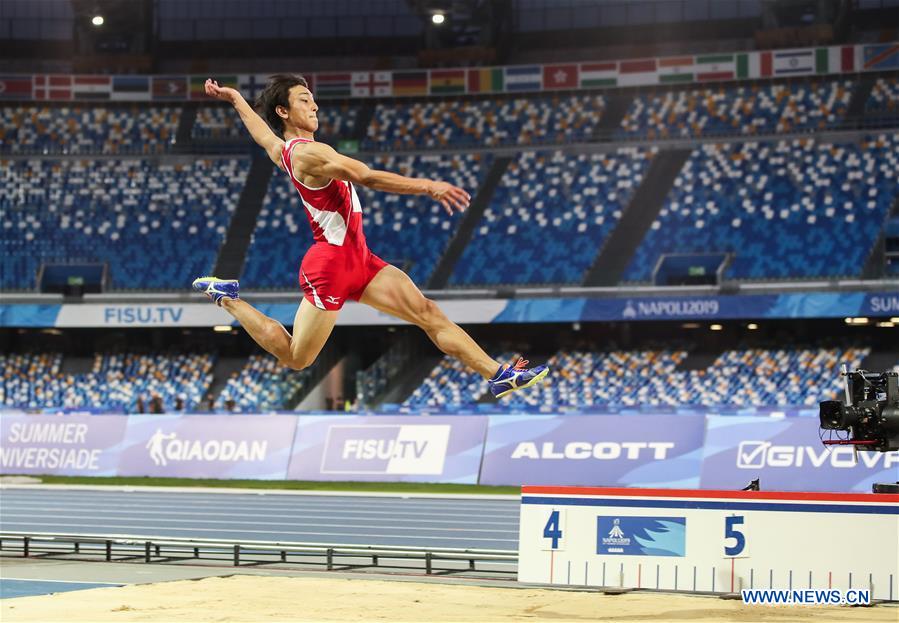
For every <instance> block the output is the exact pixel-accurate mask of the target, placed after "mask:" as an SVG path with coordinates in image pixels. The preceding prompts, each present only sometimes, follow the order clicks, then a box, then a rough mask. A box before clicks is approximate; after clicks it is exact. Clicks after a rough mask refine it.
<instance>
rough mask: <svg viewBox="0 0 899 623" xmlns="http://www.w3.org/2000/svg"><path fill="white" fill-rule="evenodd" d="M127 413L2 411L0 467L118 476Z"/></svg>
mask: <svg viewBox="0 0 899 623" xmlns="http://www.w3.org/2000/svg"><path fill="white" fill-rule="evenodd" d="M128 421H129V418H128V416H124V415H121V416H116V415H103V416H97V415H65V416H58V415H15V414H8V413H2V414H0V473H2V474H46V475H55V476H116V475H118V468H119V455H120V453H121V451H122V444H123V442H124V438H125V429H126V426H127V425H128Z"/></svg>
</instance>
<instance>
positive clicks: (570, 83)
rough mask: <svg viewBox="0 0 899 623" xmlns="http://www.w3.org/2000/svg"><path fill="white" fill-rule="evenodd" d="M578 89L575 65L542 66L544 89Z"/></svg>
mask: <svg viewBox="0 0 899 623" xmlns="http://www.w3.org/2000/svg"><path fill="white" fill-rule="evenodd" d="M577 87H578V75H577V65H544V66H543V88H544V89H576V88H577Z"/></svg>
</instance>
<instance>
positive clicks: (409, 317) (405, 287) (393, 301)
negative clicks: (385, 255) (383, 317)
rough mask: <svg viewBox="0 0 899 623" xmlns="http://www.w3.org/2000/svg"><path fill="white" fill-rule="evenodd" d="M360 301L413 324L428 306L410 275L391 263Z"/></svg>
mask: <svg viewBox="0 0 899 623" xmlns="http://www.w3.org/2000/svg"><path fill="white" fill-rule="evenodd" d="M359 302H360V303H364V304H365V305H368V306H369V307H374V308H375V309H377V310H378V311H381V312H384V313H385V314H390V315H391V316H395V317H396V318H400V319H402V320H405V321H406V322H410V323H412V324H415V321H416V319H417V318H418V317H419V316H420V314H421V312H422V310H423V309H424V308H426V307H427V299H426V298H425V296H424V294H422V293H421V290H419V289H418V286H416V285H415V283H413V281H412V280H411V279H410V278H409V275H407V274H406V273H404V272H403V271H401V270H400V269H399V268H397V267H396V266H393V265H391V264H388V265H387V266H385V267H384V268H382V269H381V270H380V271H378V274H377V275H375V277H374V279H372V280H371V281H370V282H369V284H368V286H367V287H366V288H365V292H363V293H362V296H361V297H360V298H359Z"/></svg>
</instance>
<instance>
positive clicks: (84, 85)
mask: <svg viewBox="0 0 899 623" xmlns="http://www.w3.org/2000/svg"><path fill="white" fill-rule="evenodd" d="M297 70H298V71H302V68H298V69H297ZM890 70H899V42H888V43H872V44H860V45H845V46H829V47H818V48H795V49H787V50H771V51H760V52H736V53H720V54H719V53H714V54H697V55H692V56H678V57H663V58H642V59H627V60H618V61H596V62H590V61H587V62H581V63H553V64H547V65H516V66H505V67H477V68H469V69H465V68H455V69H430V70H426V69H420V70H413V71H409V70H401V71H377V72H366V71H363V72H333V73H324V72H319V73H307V74H304V75H305V76H306V78H307V80H308V81H309V85H310V87H311V88H312V90H313V92H314V93H315V94H316V97H318V98H319V99H334V98H370V97H410V96H411V97H415V96H428V95H430V96H446V95H462V94H484V93H523V92H553V91H558V90H561V89H564V90H571V89H595V88H616V87H632V86H652V85H664V84H690V83H695V84H703V83H709V82H720V81H728V80H755V79H759V78H780V77H794V76H815V75H840V74H851V73H855V72H864V71H890ZM208 77H213V78H215V79H216V80H218V81H219V83H220V84H222V85H224V86H230V87H235V88H238V89H240V90H241V92H242V93H243V94H244V95H245V96H246V97H247V99H252V98H255V97H256V96H257V95H258V94H259V93H260V91H261V90H262V88H263V87H264V86H265V83H266V81H267V79H268V74H265V73H258V74H224V75H223V74H213V75H206V74H203V75H196V74H194V75H155V76H150V75H115V76H110V75H68V74H7V75H0V100H11V101H90V102H102V101H108V102H168V103H171V102H185V101H196V100H206V95H205V93H204V91H203V82H204V81H205V79H206V78H208Z"/></svg>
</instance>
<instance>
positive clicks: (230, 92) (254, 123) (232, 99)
mask: <svg viewBox="0 0 899 623" xmlns="http://www.w3.org/2000/svg"><path fill="white" fill-rule="evenodd" d="M205 87H206V95H208V96H210V97H214V98H216V99H220V100H224V101H226V102H228V103H230V104H231V105H232V106H234V109H235V110H237V112H238V114H240V118H241V120H242V121H243V124H244V125H245V126H247V130H249V132H250V136H252V137H253V140H254V141H256V143H257V144H258V145H259V146H260V147H262V148H263V149H264V150H265V153H267V154H268V157H269V158H271V159H272V162H274V163H275V164H276V165H278V166H279V167H281V168H282V169H283V168H284V165H283V164H282V162H281V151H282V150H283V149H284V141H282V140H281V139H280V138H278V136H277V135H276V134H275V133H274V132H272V129H271V128H270V127H268V124H267V123H266V122H265V120H263V119H262V117H260V116H259V115H258V114H257V113H256V111H255V110H253V107H252V106H250V105H249V104H248V103H247V100H245V99H244V98H243V95H241V94H240V91H238V90H237V89H232V88H230V87H220V86H219V85H218V83H217V82H216V81H215V80H207V81H206V85H205Z"/></svg>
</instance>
